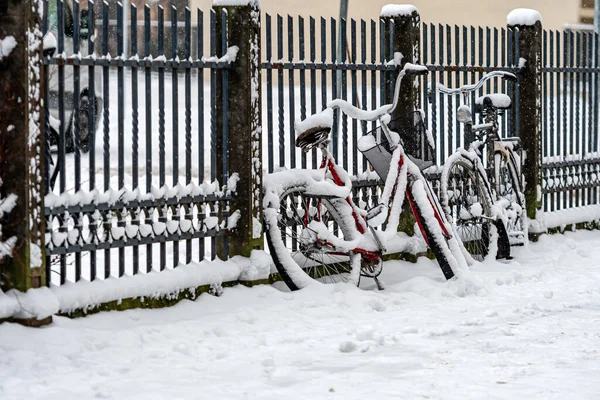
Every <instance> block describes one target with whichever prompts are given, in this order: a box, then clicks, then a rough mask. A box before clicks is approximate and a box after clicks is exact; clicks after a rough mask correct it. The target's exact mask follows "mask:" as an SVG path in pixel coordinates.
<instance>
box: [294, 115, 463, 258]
mask: <svg viewBox="0 0 600 400" xmlns="http://www.w3.org/2000/svg"><path fill="white" fill-rule="evenodd" d="M382 124H384V123H383V122H382ZM384 125H385V124H384ZM385 128H386V129H387V126H386V127H385ZM321 151H322V152H323V159H322V161H321V166H320V169H323V170H324V173H325V174H327V173H329V174H331V178H332V180H333V182H334V183H335V184H336V185H338V186H345V185H346V184H345V182H344V180H343V179H342V178H341V177H340V174H339V173H338V171H337V169H338V168H339V167H338V165H337V164H336V163H335V160H334V159H333V157H332V156H331V155H330V154H329V152H328V151H327V148H326V146H321ZM392 162H393V160H392ZM409 162H410V161H409ZM404 163H405V155H404V154H401V155H400V157H399V160H398V171H400V170H401V169H402V167H403V166H404ZM399 176H400V175H399V173H398V174H397V175H396V178H395V179H394V181H393V182H397V181H398V178H399ZM421 178H422V180H423V181H424V182H425V183H426V185H425V190H426V194H427V198H428V200H429V204H430V205H431V207H432V210H433V213H434V217H435V219H436V221H437V222H438V224H439V225H440V228H441V230H442V233H443V234H444V236H445V237H446V238H450V237H451V235H450V232H449V231H448V229H447V227H446V220H445V216H444V214H443V213H442V212H441V207H440V205H439V202H438V201H437V199H436V197H435V195H434V194H433V192H432V190H431V187H430V186H429V182H427V180H426V179H424V178H423V177H421ZM407 179H408V180H409V182H412V181H414V180H415V179H417V178H415V177H414V176H412V175H411V174H409V173H407ZM386 184H388V183H387V182H386ZM397 190H398V185H397V184H396V185H395V188H394V191H393V195H392V197H391V198H390V203H392V204H393V199H394V198H395V197H396V195H397ZM405 195H406V198H407V199H408V202H409V204H410V207H411V211H412V212H413V215H414V216H415V220H416V222H417V225H418V226H419V230H420V231H421V233H422V234H423V238H424V239H425V242H426V243H427V245H428V246H429V240H428V238H427V235H425V231H424V227H423V221H422V220H421V218H420V216H419V214H418V212H417V210H416V205H415V201H414V199H413V195H412V193H411V191H410V187H409V185H407V187H406V189H405ZM432 199H433V200H432ZM318 201H319V203H318V205H319V207H318V210H319V211H318V218H319V219H321V214H320V212H321V211H320V210H321V207H320V206H321V204H322V200H321V199H319V200H318ZM345 201H346V203H347V204H348V205H349V206H350V207H351V209H352V216H353V218H354V221H355V226H356V229H357V230H358V232H359V233H360V234H363V235H364V234H365V233H366V232H367V228H370V227H369V224H368V220H367V219H365V218H364V217H363V215H361V214H360V213H359V212H357V210H358V209H359V208H358V207H357V206H356V205H355V203H354V201H353V200H352V198H351V196H348V197H346V198H345ZM390 210H391V209H388V215H389V212H390ZM304 222H305V224H307V223H308V217H305V221H304ZM317 243H319V244H320V245H326V246H328V247H331V248H335V246H334V245H333V244H332V243H329V242H326V241H321V240H320V239H318V238H317ZM352 251H353V252H356V253H360V254H362V256H363V258H364V259H365V260H366V261H367V262H368V261H373V260H376V259H378V258H380V257H381V255H382V254H380V253H379V252H375V251H371V250H367V249H363V248H360V247H356V248H354V249H352ZM330 254H335V255H340V253H337V252H332V253H330Z"/></svg>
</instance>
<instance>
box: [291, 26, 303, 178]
mask: <svg viewBox="0 0 600 400" xmlns="http://www.w3.org/2000/svg"><path fill="white" fill-rule="evenodd" d="M298 40H299V55H298V56H299V57H300V62H301V63H302V62H306V60H305V57H306V55H305V48H304V46H305V43H304V18H302V17H300V16H299V17H298ZM292 90H293V88H292ZM305 118H306V72H305V70H304V69H301V70H300V119H301V120H304V119H305ZM290 132H293V130H292V129H290ZM301 153H302V155H301V165H302V168H306V152H304V151H302V152H301Z"/></svg>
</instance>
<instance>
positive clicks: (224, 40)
mask: <svg viewBox="0 0 600 400" xmlns="http://www.w3.org/2000/svg"><path fill="white" fill-rule="evenodd" d="M227 34H228V26H227V10H226V9H225V8H223V9H222V10H221V53H222V54H223V55H225V54H226V53H227V48H228V46H229V38H228V36H227ZM221 76H222V82H223V93H222V95H223V103H222V104H223V119H222V120H223V135H222V137H221V146H222V149H223V153H222V162H223V163H222V169H223V174H222V176H221V179H222V182H223V184H226V183H227V179H228V178H229V147H228V145H229V70H228V69H223V70H222V71H221ZM219 211H220V212H221V217H222V219H223V220H225V221H227V218H228V211H227V208H225V207H223V208H222V209H220V210H219ZM222 240H223V254H221V259H222V260H227V258H228V257H229V239H228V237H227V236H223V238H222Z"/></svg>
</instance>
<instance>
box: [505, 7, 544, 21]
mask: <svg viewBox="0 0 600 400" xmlns="http://www.w3.org/2000/svg"><path fill="white" fill-rule="evenodd" d="M538 21H539V22H540V23H541V22H542V15H541V14H540V13H539V12H538V11H536V10H532V9H530V8H515V9H514V10H512V11H511V12H510V13H509V14H508V16H507V17H506V23H507V24H508V25H535V23H536V22H538Z"/></svg>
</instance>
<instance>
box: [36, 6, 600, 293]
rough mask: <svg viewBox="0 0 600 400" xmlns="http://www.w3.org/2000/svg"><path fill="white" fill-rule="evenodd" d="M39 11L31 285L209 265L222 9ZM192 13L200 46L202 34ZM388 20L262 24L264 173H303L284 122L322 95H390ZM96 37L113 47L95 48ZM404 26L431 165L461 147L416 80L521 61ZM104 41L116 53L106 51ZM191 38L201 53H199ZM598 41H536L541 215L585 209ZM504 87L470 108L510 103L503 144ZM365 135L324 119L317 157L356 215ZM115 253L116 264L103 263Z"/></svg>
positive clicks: (215, 246) (223, 173)
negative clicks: (40, 266)
mask: <svg viewBox="0 0 600 400" xmlns="http://www.w3.org/2000/svg"><path fill="white" fill-rule="evenodd" d="M44 3H45V4H46V6H45V7H44V10H45V15H44V31H50V32H55V34H56V37H57V41H56V51H55V52H54V54H53V55H51V56H49V57H45V58H44V64H45V65H46V66H47V68H45V73H46V74H47V76H46V77H45V81H46V82H47V83H48V90H47V91H46V93H47V98H46V99H45V104H46V105H47V106H46V108H47V113H46V116H47V121H46V124H47V132H50V131H51V130H54V131H55V132H54V136H53V137H54V138H55V140H54V142H53V141H52V140H50V141H48V143H47V147H48V148H47V157H46V161H47V164H48V166H47V167H48V168H46V171H47V172H48V174H47V176H46V177H45V181H46V188H47V195H46V208H45V216H46V219H47V221H48V223H47V229H48V233H47V237H46V243H47V244H46V250H47V254H48V256H49V260H48V261H49V262H48V265H49V269H48V274H49V277H50V278H49V279H48V281H49V282H50V281H51V282H53V283H55V284H62V283H64V282H66V281H67V280H72V281H78V280H80V279H82V278H84V279H87V280H94V279H95V278H97V277H98V278H107V277H110V276H122V275H124V274H126V273H127V274H137V273H139V272H149V271H152V270H153V269H159V270H162V269H164V268H173V267H176V266H177V265H178V264H179V262H180V260H181V261H184V262H186V263H188V262H190V261H192V260H200V259H202V258H204V257H206V256H209V257H215V256H217V255H219V256H221V257H223V258H226V257H227V253H228V251H227V246H228V242H227V234H228V233H229V231H230V228H231V227H232V226H231V225H229V221H230V218H229V216H230V214H231V212H232V211H233V210H230V209H229V202H230V201H232V200H234V198H235V197H234V193H233V192H232V189H233V187H232V184H234V182H235V177H234V179H230V178H231V177H232V176H234V175H233V174H232V173H231V172H236V171H230V170H229V154H228V145H227V143H228V141H229V138H228V132H229V129H228V116H229V115H230V113H229V110H228V104H229V101H228V96H229V90H228V86H227V85H228V74H229V71H230V70H231V67H232V62H233V63H235V61H232V59H231V58H228V57H227V56H224V55H225V54H227V49H228V46H229V43H228V42H227V40H228V36H227V34H226V33H225V32H227V29H217V25H219V24H221V25H222V26H225V27H226V25H227V12H226V11H223V13H222V14H221V15H216V14H215V12H214V11H211V12H210V13H207V15H204V13H203V12H202V11H200V10H196V13H195V19H196V21H195V24H196V26H197V29H193V24H192V13H191V11H190V10H189V9H187V8H186V9H185V10H184V12H183V13H181V10H179V11H178V10H177V9H175V8H174V7H173V8H171V9H170V10H168V12H167V15H165V10H163V9H162V8H161V7H158V8H157V18H158V19H157V21H152V20H151V19H150V14H151V13H150V6H146V7H145V8H144V13H143V14H144V18H143V21H142V20H139V21H138V15H139V13H138V12H137V10H136V9H135V7H134V6H132V7H131V10H130V12H129V15H130V17H131V20H130V21H124V20H123V9H122V7H121V6H120V5H117V10H116V22H114V23H113V22H111V20H110V19H109V12H108V6H107V5H106V3H102V5H101V6H100V7H98V5H96V6H97V7H94V5H93V3H92V2H90V4H91V6H90V7H88V12H87V18H86V20H85V21H83V20H80V19H79V18H71V20H69V18H64V15H65V14H66V13H69V12H70V14H71V15H72V16H73V15H74V16H77V15H80V14H81V10H80V9H79V5H78V3H77V2H76V1H75V2H73V3H70V2H68V3H67V2H64V1H63V0H44ZM70 4H72V8H70V7H71V6H70ZM66 10H69V11H66ZM53 13H54V14H53ZM98 13H99V14H100V15H96V14H98ZM181 15H183V20H181V18H180V17H179V16H181ZM165 18H166V19H167V21H165ZM205 20H206V21H207V24H208V25H209V28H210V32H211V34H210V37H209V38H205V37H204V30H205V29H204V28H205V23H204V22H205ZM96 21H99V23H96ZM217 22H218V23H217ZM127 23H128V24H129V25H130V26H132V27H138V29H129V32H130V34H129V35H130V37H129V38H127V39H128V40H127V41H126V42H127V43H129V48H128V49H127V50H128V54H130V56H127V57H125V56H123V54H124V52H125V51H124V50H125V49H124V45H123V44H124V43H125V40H124V37H123V32H124V30H123V27H124V25H125V24H127ZM111 24H112V25H111ZM115 24H116V25H115ZM396 24H397V22H395V20H394V19H393V18H383V19H381V20H379V21H374V20H371V21H365V20H360V21H355V20H350V21H345V20H336V19H325V18H319V19H316V18H313V17H311V18H308V19H304V18H302V17H291V16H287V17H286V18H284V17H282V16H280V15H277V16H276V17H275V18H273V17H272V16H270V15H268V14H267V15H264V17H263V20H262V27H261V29H262V31H263V41H262V43H261V44H260V48H261V52H262V57H263V59H262V61H261V62H260V69H261V70H262V79H263V83H264V84H263V86H262V100H261V101H262V104H261V105H262V109H263V112H262V152H263V156H262V160H263V165H264V170H265V172H267V173H270V172H273V171H276V170H277V169H279V168H300V167H301V168H305V167H312V168H315V167H317V166H318V164H319V161H320V155H319V154H318V153H317V152H316V151H312V152H309V153H303V152H301V151H300V150H299V149H296V147H295V146H294V139H295V135H294V130H293V127H294V123H295V121H296V120H298V119H304V118H306V116H307V115H308V114H312V113H315V112H317V111H320V110H322V109H323V108H325V107H326V105H327V103H328V102H329V101H331V100H333V99H335V98H343V99H346V100H347V101H349V102H351V103H352V104H354V105H355V106H357V107H359V108H362V109H367V110H368V109H374V108H377V107H379V106H381V105H383V104H386V103H390V102H391V93H392V90H393V87H394V84H395V76H396V74H397V71H398V68H399V65H400V64H401V62H402V58H403V57H404V58H406V57H405V55H401V54H399V53H398V51H397V48H398V45H399V43H395V42H394V41H395V40H396V41H397V40H401V39H398V36H396V33H397V30H398V29H397V28H398V26H397V25H396ZM113 25H114V26H113ZM154 25H155V26H154ZM398 25H399V24H398ZM111 26H113V28H114V29H116V35H117V37H116V40H115V38H110V37H109V27H111ZM166 27H169V29H166ZM416 29H418V41H417V42H416V43H417V44H416V46H415V47H414V51H413V54H411V55H410V56H411V58H412V60H414V61H416V62H419V63H422V64H425V65H427V67H428V68H429V70H430V71H431V73H430V74H429V75H428V76H426V77H423V78H419V80H417V81H415V82H414V85H415V86H417V87H418V90H417V91H416V92H417V93H418V95H417V98H416V101H415V106H416V107H417V108H421V109H422V110H423V112H424V114H425V117H426V121H427V125H428V128H429V130H430V131H431V133H432V134H433V137H434V139H435V141H436V144H437V146H436V148H437V150H436V160H437V164H438V167H439V166H440V165H442V164H443V162H444V160H445V159H446V158H447V157H448V156H449V155H450V154H452V152H453V151H454V150H455V149H456V148H457V147H460V146H462V145H464V139H463V137H462V131H461V125H460V124H459V123H458V122H457V121H456V120H455V117H456V115H455V114H456V111H455V110H456V108H457V107H458V106H459V105H460V104H461V101H462V99H460V98H458V97H454V98H448V97H443V96H441V95H433V96H431V97H429V96H428V93H429V91H428V87H430V86H431V87H435V86H436V85H439V84H443V85H445V86H451V87H457V86H460V85H463V84H465V83H474V82H476V81H477V80H479V79H480V78H481V77H482V76H483V75H484V74H485V73H487V72H490V71H494V70H502V71H508V72H513V73H517V74H518V73H519V71H520V70H521V67H522V66H523V64H524V63H526V62H527V61H528V60H524V59H521V57H520V49H519V35H520V33H519V29H517V28H514V29H513V28H488V27H472V26H451V25H435V24H421V23H420V21H419V23H418V24H417V25H416ZM171 32H174V33H176V34H174V35H169V34H170V33H171ZM140 34H141V35H143V38H141V37H140V36H139V35H140ZM155 36H156V37H155ZM109 39H110V41H112V42H113V44H112V45H113V46H114V43H116V47H117V50H116V53H115V54H111V53H110V51H109V45H108V43H109ZM153 39H156V40H153ZM205 39H208V41H209V42H210V55H211V56H212V57H210V58H201V57H200V56H198V55H199V54H202V49H203V48H204V47H205V42H206V40H205ZM339 40H341V43H338V41H339ZM50 42H51V41H50ZM152 42H156V49H155V50H154V48H153V47H152V46H151V45H150V43H152ZM140 44H143V46H142V45H140ZM232 44H233V45H235V44H236V43H232ZM338 44H341V48H342V49H344V50H343V51H342V52H341V54H338V53H337V50H338ZM167 45H168V46H167ZM192 47H195V51H194V49H192ZM597 48H598V36H597V35H594V34H591V33H572V32H571V33H569V32H566V33H559V32H544V41H543V46H542V55H543V67H542V70H541V71H540V74H542V76H543V82H542V85H541V89H540V90H541V91H542V92H543V93H542V95H541V99H542V104H541V108H542V112H543V123H542V126H541V129H542V144H541V146H542V152H543V154H542V155H543V159H542V160H541V171H542V178H543V179H542V187H541V195H543V204H544V210H545V211H548V212H552V211H556V210H564V209H574V208H577V207H580V206H585V205H588V204H595V203H596V202H597V188H598V186H599V185H600V179H598V174H599V173H600V161H599V160H600V155H599V153H598V106H599V104H598V72H599V69H598V62H599V60H598V51H597ZM168 49H171V51H170V53H169V54H165V53H166V52H167V51H168ZM48 51H49V52H50V50H48ZM195 54H197V55H195ZM217 57H221V58H217ZM192 79H194V81H193V83H192ZM519 90H520V89H519V85H515V84H512V83H508V82H505V81H500V80H492V81H490V82H489V83H487V84H486V86H484V88H482V89H481V90H480V92H479V93H475V94H473V98H472V99H471V103H473V102H474V100H475V97H477V96H480V95H483V94H484V93H493V92H502V93H506V94H508V95H509V96H511V98H512V99H513V101H514V102H515V104H514V106H515V107H513V109H512V110H509V111H507V112H506V113H505V114H504V115H503V116H502V120H501V129H502V132H503V135H505V136H513V135H520V134H521V133H522V132H519V126H522V125H521V124H520V115H519V113H518V112H517V110H518V106H519V99H520V98H521V96H520V92H519ZM196 99H197V100H196ZM375 128H376V125H375V123H369V124H367V123H359V122H357V121H354V120H349V119H348V118H347V117H346V116H339V115H338V116H336V118H335V121H334V128H333V130H332V139H333V140H332V145H331V150H332V154H333V155H334V157H336V159H337V160H338V162H339V163H340V165H342V166H343V167H344V168H345V169H347V170H348V171H349V172H350V173H351V174H352V175H353V176H354V177H355V178H356V182H355V186H356V187H355V197H356V198H357V199H358V201H359V202H364V203H366V204H375V203H376V201H377V196H378V195H379V189H378V186H379V184H380V181H379V179H378V177H377V176H376V175H375V174H374V172H372V171H371V170H370V168H369V166H368V163H367V161H366V159H365V158H364V157H363V156H362V155H361V154H360V153H359V152H358V146H357V141H358V140H359V139H360V137H361V136H363V135H364V134H366V133H368V132H369V131H370V130H372V129H375ZM50 136H52V135H50ZM52 161H54V163H53V164H52ZM52 172H55V173H54V174H53V173H52ZM438 176H439V169H438V170H436V169H435V168H432V169H431V170H430V177H431V178H432V179H435V178H437V177H438ZM55 180H56V182H55ZM234 219H235V218H234ZM575 222H577V221H575ZM218 237H222V238H220V239H217V238H218ZM207 238H208V239H207ZM221 240H222V241H221ZM218 250H220V251H221V253H218ZM180 253H181V254H185V256H184V257H180ZM115 257H117V259H118V262H117V263H115V262H111V259H114V258H115ZM168 259H169V260H170V261H171V262H170V263H169V262H168V261H167V260H168ZM142 264H143V267H140V266H141V265H142ZM98 266H103V268H102V267H98ZM101 269H103V272H100V270H101Z"/></svg>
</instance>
